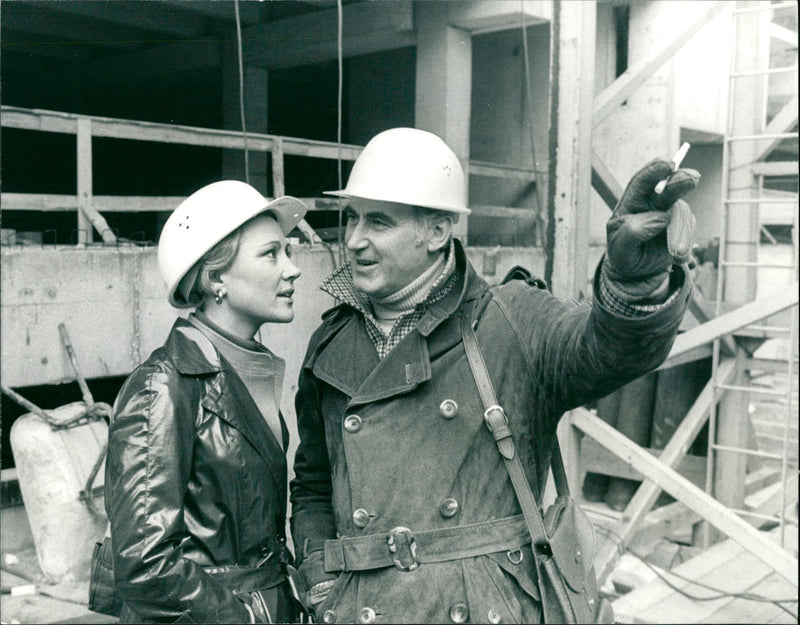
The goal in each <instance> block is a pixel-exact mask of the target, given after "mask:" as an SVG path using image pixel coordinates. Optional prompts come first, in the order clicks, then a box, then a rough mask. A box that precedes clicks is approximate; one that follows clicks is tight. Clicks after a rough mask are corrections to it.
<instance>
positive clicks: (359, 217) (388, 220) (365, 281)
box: [345, 198, 436, 297]
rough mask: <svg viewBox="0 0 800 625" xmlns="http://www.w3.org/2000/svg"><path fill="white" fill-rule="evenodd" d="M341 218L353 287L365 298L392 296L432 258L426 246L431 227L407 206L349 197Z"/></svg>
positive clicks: (425, 266) (423, 268)
mask: <svg viewBox="0 0 800 625" xmlns="http://www.w3.org/2000/svg"><path fill="white" fill-rule="evenodd" d="M345 215H346V216H347V229H346V230H345V242H346V243H347V251H348V254H349V257H350V263H351V265H352V269H353V284H354V286H355V287H356V289H358V290H359V291H361V292H363V293H365V294H366V295H367V296H369V297H386V296H387V295H392V294H393V293H396V292H397V291H399V290H400V289H402V288H403V287H404V286H406V285H408V284H409V283H411V282H413V281H414V280H415V279H416V278H417V277H419V276H420V275H421V274H422V273H423V272H424V271H425V270H426V269H427V268H428V267H430V266H431V265H432V264H433V262H434V260H435V259H436V253H435V252H434V253H431V252H429V245H428V244H429V242H430V241H431V238H432V237H433V236H434V229H435V227H434V226H433V225H431V224H429V223H428V222H427V221H426V220H424V219H417V218H416V216H415V211H414V208H413V207H411V206H407V205H405V204H395V203H392V202H380V201H376V200H364V199H360V198H352V199H350V202H349V204H348V206H347V208H346V209H345Z"/></svg>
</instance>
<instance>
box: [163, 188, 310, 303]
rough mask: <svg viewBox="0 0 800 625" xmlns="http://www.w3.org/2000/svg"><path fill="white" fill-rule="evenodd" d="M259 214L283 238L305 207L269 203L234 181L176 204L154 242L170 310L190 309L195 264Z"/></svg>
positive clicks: (287, 200) (283, 200)
mask: <svg viewBox="0 0 800 625" xmlns="http://www.w3.org/2000/svg"><path fill="white" fill-rule="evenodd" d="M264 211H272V212H273V213H274V214H275V217H276V220H277V222H278V225H279V226H280V228H281V230H282V231H283V233H284V234H289V232H290V231H291V230H292V228H294V227H295V226H296V225H297V224H298V222H299V221H300V220H301V219H303V216H304V215H305V214H306V206H305V204H303V203H302V202H301V201H300V200H298V199H297V198H293V197H290V196H288V195H284V196H282V197H279V198H277V199H274V200H272V201H270V200H268V199H267V198H265V197H264V196H263V195H261V193H259V192H258V191H257V190H256V189H254V188H253V187H251V186H250V185H249V184H247V183H245V182H241V181H239V180H222V181H220V182H214V183H212V184H209V185H207V186H205V187H203V188H202V189H199V190H198V191H195V192H194V193H192V195H190V196H189V197H188V198H186V199H185V200H184V201H183V202H181V204H180V205H179V206H178V208H176V209H175V210H174V211H173V212H172V214H171V215H170V216H169V218H168V219H167V222H166V223H165V224H164V228H163V229H162V231H161V237H160V238H159V241H158V269H159V271H160V272H161V277H162V278H163V280H164V283H165V284H166V285H167V290H168V298H169V303H170V304H172V305H173V306H175V307H176V308H186V307H188V306H191V305H192V304H190V303H189V302H188V301H187V297H188V295H189V291H190V289H191V287H192V285H193V284H194V281H195V279H196V278H197V274H198V272H199V267H195V264H196V263H197V261H199V260H200V259H201V258H202V257H203V256H204V255H205V254H206V252H208V251H209V250H210V249H211V248H213V247H214V246H215V245H216V244H217V243H219V242H220V241H221V240H222V239H224V238H225V237H226V236H228V235H229V234H230V233H231V232H233V231H234V230H236V229H237V228H238V227H239V226H241V225H242V224H244V223H245V222H246V221H248V220H250V219H252V218H253V217H255V216H256V215H258V214H260V213H263V212H264ZM182 283H183V284H182Z"/></svg>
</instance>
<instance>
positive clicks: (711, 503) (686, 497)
mask: <svg viewBox="0 0 800 625" xmlns="http://www.w3.org/2000/svg"><path fill="white" fill-rule="evenodd" d="M570 416H571V420H572V424H573V425H574V426H576V427H577V428H578V429H580V430H581V431H583V432H584V433H585V434H588V435H589V436H591V437H592V438H594V439H595V440H597V441H598V442H599V443H600V444H601V445H603V446H604V447H606V448H607V449H609V450H611V451H613V452H614V453H615V454H617V455H618V456H620V457H621V458H623V459H624V460H625V461H626V462H628V463H630V464H631V465H632V466H633V467H635V468H636V469H638V470H639V471H641V472H642V473H643V474H644V475H645V476H646V477H647V478H648V479H650V480H652V481H653V482H655V483H656V484H657V485H658V486H659V487H660V488H661V489H663V490H665V491H667V492H668V493H669V494H670V495H672V496H673V497H674V498H675V499H677V500H678V501H682V502H683V503H684V504H686V506H687V507H688V508H690V509H692V510H694V511H695V512H697V513H698V514H699V515H700V516H702V517H703V518H704V519H705V520H706V521H708V522H709V523H711V524H712V525H714V526H715V527H716V528H717V529H719V530H720V531H721V532H723V533H724V534H726V535H727V536H729V537H730V538H732V539H733V540H735V541H736V542H737V543H739V544H740V545H741V546H742V547H744V548H745V549H747V550H748V551H750V552H751V553H753V554H754V555H755V556H756V557H757V558H759V559H760V560H761V561H762V562H764V563H766V564H767V565H768V566H769V567H771V568H772V569H773V570H775V572H777V573H778V574H780V575H781V576H782V577H784V578H785V579H787V580H788V581H789V582H791V583H792V584H794V585H795V586H797V577H798V572H797V568H798V563H797V558H795V557H793V556H792V555H791V554H789V553H788V552H786V551H785V550H784V549H782V548H781V547H779V546H778V545H776V544H775V543H774V542H772V541H771V540H769V539H768V538H765V537H764V536H763V535H762V534H761V533H760V532H758V530H755V529H753V528H752V527H751V526H750V525H748V524H747V523H746V522H744V521H742V520H741V519H740V518H739V517H738V516H736V514H734V513H733V512H731V511H730V510H728V509H727V508H725V506H723V505H722V504H720V503H719V502H717V501H716V500H715V499H714V498H713V497H710V496H709V495H707V494H706V493H705V492H703V491H702V490H701V489H699V488H697V487H696V486H695V485H694V484H692V483H691V482H689V481H688V480H687V479H686V478H683V477H681V476H680V475H678V474H677V473H676V472H675V471H674V470H672V469H671V468H669V467H668V466H666V465H665V464H663V463H662V462H660V461H659V460H658V459H656V458H653V456H651V455H650V454H648V453H647V452H646V451H644V450H643V449H641V448H640V447H639V446H638V445H636V444H635V443H633V442H632V441H631V440H630V439H628V438H627V437H626V436H625V435H623V434H621V433H620V432H618V431H617V430H615V429H614V428H613V427H611V426H610V425H608V424H607V423H604V422H602V421H600V420H599V419H597V418H596V417H594V416H593V415H592V414H591V413H590V412H589V411H588V410H585V409H584V410H580V409H578V410H574V411H572V412H571V413H570Z"/></svg>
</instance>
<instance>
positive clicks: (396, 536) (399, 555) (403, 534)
mask: <svg viewBox="0 0 800 625" xmlns="http://www.w3.org/2000/svg"><path fill="white" fill-rule="evenodd" d="M386 542H387V544H388V545H389V551H391V552H392V553H393V554H394V556H393V557H392V562H394V565H395V566H396V567H397V568H398V569H400V570H401V571H413V570H414V569H416V568H417V567H418V566H419V560H417V542H416V541H415V540H414V533H413V532H412V531H411V530H410V529H408V528H407V527H402V526H398V527H395V528H393V529H391V530H389V537H388V538H387V539H386Z"/></svg>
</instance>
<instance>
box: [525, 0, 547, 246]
mask: <svg viewBox="0 0 800 625" xmlns="http://www.w3.org/2000/svg"><path fill="white" fill-rule="evenodd" d="M520 15H521V16H522V17H521V19H522V55H523V60H524V62H525V100H526V101H527V104H528V107H527V108H528V118H529V124H528V128H529V129H530V135H531V155H532V157H533V182H534V185H535V189H536V239H535V240H536V241H538V242H539V243H540V244H542V245H543V244H544V236H543V234H544V218H543V217H542V210H543V209H544V207H543V205H542V189H541V186H542V185H540V184H539V169H538V167H539V163H538V162H537V160H536V139H535V136H534V135H535V133H534V130H533V124H534V120H535V117H534V114H533V98H532V97H531V68H530V60H529V54H528V24H527V20H526V19H525V0H520Z"/></svg>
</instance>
